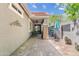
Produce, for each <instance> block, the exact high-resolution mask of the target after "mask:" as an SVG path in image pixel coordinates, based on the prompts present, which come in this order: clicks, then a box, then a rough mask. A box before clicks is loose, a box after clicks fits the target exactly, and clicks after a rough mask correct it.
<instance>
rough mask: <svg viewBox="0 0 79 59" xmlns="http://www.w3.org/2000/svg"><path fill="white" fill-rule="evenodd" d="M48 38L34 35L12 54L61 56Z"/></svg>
mask: <svg viewBox="0 0 79 59" xmlns="http://www.w3.org/2000/svg"><path fill="white" fill-rule="evenodd" d="M60 55H61V54H60V53H59V52H58V51H57V50H56V49H55V48H54V46H53V45H51V43H50V42H49V41H48V40H42V39H40V38H36V37H33V38H31V39H28V40H27V41H26V42H25V43H24V44H23V45H22V46H21V47H20V48H18V49H17V50H16V51H15V52H14V53H13V54H12V55H11V56H60Z"/></svg>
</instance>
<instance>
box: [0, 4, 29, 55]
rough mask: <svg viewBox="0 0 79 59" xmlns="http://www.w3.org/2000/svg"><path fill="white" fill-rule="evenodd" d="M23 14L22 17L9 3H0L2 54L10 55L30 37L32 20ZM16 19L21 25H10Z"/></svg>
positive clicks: (0, 49) (0, 45)
mask: <svg viewBox="0 0 79 59" xmlns="http://www.w3.org/2000/svg"><path fill="white" fill-rule="evenodd" d="M19 8H20V7H19ZM23 15H24V17H23V18H22V17H20V16H19V15H18V14H17V13H15V12H14V11H12V10H11V9H10V8H9V4H6V3H5V4H2V3H0V55H10V54H11V53H12V52H13V51H15V50H16V49H17V48H18V47H19V46H20V45H21V44H22V43H23V42H24V41H25V40H27V39H28V38H29V36H30V31H29V30H30V29H29V26H30V21H29V20H28V19H29V18H28V17H27V16H26V15H25V14H24V13H23ZM16 20H17V21H18V22H19V23H20V25H21V26H17V25H10V24H11V23H13V22H15V21H16Z"/></svg>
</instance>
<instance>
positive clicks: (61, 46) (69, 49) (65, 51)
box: [49, 38, 79, 56]
mask: <svg viewBox="0 0 79 59" xmlns="http://www.w3.org/2000/svg"><path fill="white" fill-rule="evenodd" d="M50 39H52V38H50ZM49 42H50V43H51V44H52V45H53V46H54V47H55V48H56V49H57V50H58V51H59V52H60V53H61V54H62V55H64V56H79V51H77V50H76V49H75V47H74V45H67V44H65V42H64V40H63V39H61V40H60V41H58V42H56V41H55V40H49Z"/></svg>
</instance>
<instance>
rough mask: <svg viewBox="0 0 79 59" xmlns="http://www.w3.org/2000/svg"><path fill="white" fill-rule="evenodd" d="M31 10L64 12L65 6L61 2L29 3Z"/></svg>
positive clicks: (51, 12)
mask: <svg viewBox="0 0 79 59" xmlns="http://www.w3.org/2000/svg"><path fill="white" fill-rule="evenodd" d="M27 7H28V8H29V10H30V11H31V12H47V13H48V14H49V15H54V14H55V15H60V14H64V7H63V6H60V5H59V3H28V5H27Z"/></svg>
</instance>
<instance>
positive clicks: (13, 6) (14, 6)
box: [10, 3, 23, 17]
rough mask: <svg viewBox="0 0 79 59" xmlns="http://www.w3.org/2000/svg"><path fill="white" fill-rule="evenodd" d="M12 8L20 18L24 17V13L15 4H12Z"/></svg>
mask: <svg viewBox="0 0 79 59" xmlns="http://www.w3.org/2000/svg"><path fill="white" fill-rule="evenodd" d="M10 8H11V9H12V10H13V11H15V12H16V13H18V14H19V15H20V16H22V17H23V13H22V11H21V10H20V9H19V8H18V7H16V5H15V4H13V3H12V4H10Z"/></svg>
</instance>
